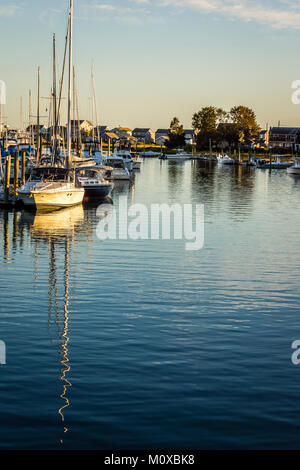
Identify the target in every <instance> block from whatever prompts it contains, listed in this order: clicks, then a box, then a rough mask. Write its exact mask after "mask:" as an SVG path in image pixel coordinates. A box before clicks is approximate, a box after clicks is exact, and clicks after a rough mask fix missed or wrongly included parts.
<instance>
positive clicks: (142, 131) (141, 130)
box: [133, 127, 151, 134]
mask: <svg viewBox="0 0 300 470" xmlns="http://www.w3.org/2000/svg"><path fill="white" fill-rule="evenodd" d="M149 131H151V128H150V127H147V128H144V127H143V128H142V127H136V128H135V129H134V130H133V133H134V134H147V132H149Z"/></svg>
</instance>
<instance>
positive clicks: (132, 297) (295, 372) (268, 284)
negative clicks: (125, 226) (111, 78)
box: [0, 160, 300, 449]
mask: <svg viewBox="0 0 300 470" xmlns="http://www.w3.org/2000/svg"><path fill="white" fill-rule="evenodd" d="M119 194H128V196H129V199H130V201H132V202H142V203H144V204H147V205H149V204H150V203H152V202H157V203H159V202H167V203H174V202H179V203H189V202H193V203H202V204H205V247H204V249H203V250H201V251H198V252H187V251H185V249H184V243H183V242H182V241H178V240H176V241H173V240H171V241H130V240H129V241H110V240H107V241H104V242H101V241H99V240H98V239H97V237H96V233H95V229H96V226H97V223H98V221H99V219H98V218H97V217H96V209H93V208H89V209H83V208H81V207H77V208H73V209H70V210H67V211H64V212H62V213H56V214H52V215H41V216H40V215H37V216H34V215H32V214H29V213H26V212H23V213H22V212H18V213H13V212H10V213H8V212H4V211H2V212H0V220H1V247H0V248H1V268H0V277H1V283H0V289H1V305H0V339H1V340H3V341H5V342H6V345H7V365H2V366H0V400H1V401H0V403H1V406H0V448H2V449H18V448H26V449H57V448H61V449H117V448H118V449H132V448H144V449H154V448H160V449H163V448H165V449H167V448H173V449H174V448H175V449H176V448H190V449H191V448H194V449H202V448H208V449H214V448H221V449H238V448H267V449H275V448H300V437H299V435H300V400H299V395H300V380H299V379H300V366H298V367H297V366H294V365H292V363H291V352H292V350H291V343H292V342H293V341H294V340H296V339H300V309H299V307H300V291H299V286H300V269H299V267H300V252H299V239H300V238H299V237H300V218H299V203H300V180H299V181H297V180H294V179H292V178H291V177H289V176H287V174H286V172H285V171H273V172H272V173H270V172H269V171H268V170H266V171H264V170H253V169H242V168H222V167H219V166H215V165H212V164H209V163H206V164H205V163H200V162H191V161H188V162H183V163H178V164H176V163H171V162H160V161H158V160H144V162H143V165H142V168H141V171H140V172H139V173H137V174H136V176H135V181H134V184H133V185H132V186H131V187H130V186H128V185H127V184H126V183H125V184H123V185H118V187H117V188H116V190H115V192H114V195H113V199H117V198H118V195H119Z"/></svg>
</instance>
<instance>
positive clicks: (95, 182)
mask: <svg viewBox="0 0 300 470" xmlns="http://www.w3.org/2000/svg"><path fill="white" fill-rule="evenodd" d="M76 175H77V179H78V181H79V183H80V185H81V186H82V187H83V188H84V198H83V200H84V201H85V202H87V201H94V200H96V199H103V198H105V197H107V196H109V195H110V193H111V191H112V189H113V186H114V185H113V183H112V182H110V181H107V180H106V179H105V178H104V176H103V170H100V169H99V168H90V167H87V168H79V169H78V170H77V172H76Z"/></svg>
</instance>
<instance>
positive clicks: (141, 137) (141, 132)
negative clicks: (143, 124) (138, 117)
mask: <svg viewBox="0 0 300 470" xmlns="http://www.w3.org/2000/svg"><path fill="white" fill-rule="evenodd" d="M132 136H133V137H135V138H136V140H137V142H143V143H145V144H153V142H154V141H155V134H154V131H153V130H152V129H150V128H149V127H147V128H139V127H137V128H136V129H134V130H133V132H132Z"/></svg>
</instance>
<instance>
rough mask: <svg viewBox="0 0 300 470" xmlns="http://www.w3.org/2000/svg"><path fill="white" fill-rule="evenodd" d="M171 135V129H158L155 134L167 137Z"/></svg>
mask: <svg viewBox="0 0 300 470" xmlns="http://www.w3.org/2000/svg"><path fill="white" fill-rule="evenodd" d="M169 133H170V129H157V131H156V132H155V134H165V135H169Z"/></svg>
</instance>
